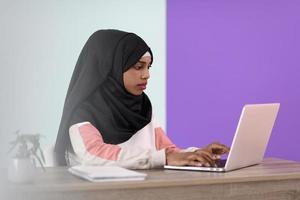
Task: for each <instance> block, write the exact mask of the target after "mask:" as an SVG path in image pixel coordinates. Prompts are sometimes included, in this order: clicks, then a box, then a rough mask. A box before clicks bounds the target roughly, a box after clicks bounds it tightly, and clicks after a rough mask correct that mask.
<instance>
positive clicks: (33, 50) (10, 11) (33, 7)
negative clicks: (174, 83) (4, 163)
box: [0, 0, 166, 160]
mask: <svg viewBox="0 0 300 200" xmlns="http://www.w3.org/2000/svg"><path fill="white" fill-rule="evenodd" d="M0 25H1V27H0V29H1V31H0V89H1V93H0V95H1V96H0V97H1V98H0V106H1V107H0V108H1V120H0V121H1V126H0V133H1V140H0V160H2V159H4V158H6V157H7V156H6V153H5V152H6V151H7V149H8V141H9V140H11V139H12V135H13V134H12V132H14V131H16V130H18V129H20V130H21V132H23V133H41V134H42V135H44V137H43V138H42V140H41V143H42V145H43V146H45V145H49V144H54V142H55V139H56V134H57V131H58V126H59V122H60V119H61V114H62V109H63V103H64V99H65V95H66V92H67V89H68V85H69V81H70V78H71V75H72V72H73V69H74V66H75V63H76V61H77V58H78V55H79V53H80V51H81V49H82V47H83V45H84V44H85V42H86V40H87V39H88V37H89V36H90V35H91V34H92V33H93V32H95V31H96V30H98V29H110V28H114V29H121V30H125V31H129V32H134V33H136V34H138V35H139V36H141V37H142V38H143V39H144V40H145V41H146V42H147V43H148V45H149V46H150V47H151V49H152V51H153V53H154V64H153V68H152V69H151V70H152V71H151V79H150V84H149V87H148V89H147V90H146V93H147V94H148V95H149V97H150V99H151V101H152V104H153V107H154V112H155V113H156V116H157V117H158V119H159V120H160V122H161V125H162V127H163V128H165V127H166V121H165V119H166V2H165V0H152V1H147V0H130V1H125V0H123V1H121V0H112V1H107V0H97V1H96V0H95V1H91V0H90V1H79V0H77V1H75V0H68V1H67V0H60V1H59V0H57V1H38V0H36V1H34V0H26V1H25V0H24V1H20V0H19V1H8V0H6V1H3V0H2V1H0Z"/></svg>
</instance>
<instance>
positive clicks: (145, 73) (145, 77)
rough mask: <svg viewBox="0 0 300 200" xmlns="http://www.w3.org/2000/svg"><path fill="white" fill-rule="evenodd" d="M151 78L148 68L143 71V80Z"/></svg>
mask: <svg viewBox="0 0 300 200" xmlns="http://www.w3.org/2000/svg"><path fill="white" fill-rule="evenodd" d="M149 78H150V72H149V69H148V68H146V69H145V70H143V72H142V79H149Z"/></svg>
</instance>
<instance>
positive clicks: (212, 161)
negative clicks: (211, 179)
mask: <svg viewBox="0 0 300 200" xmlns="http://www.w3.org/2000/svg"><path fill="white" fill-rule="evenodd" d="M202 157H203V158H204V159H205V161H206V163H205V166H206V167H210V166H216V163H215V161H214V160H213V159H211V158H210V157H209V156H208V155H206V154H203V155H202Z"/></svg>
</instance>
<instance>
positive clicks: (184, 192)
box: [0, 158, 300, 200]
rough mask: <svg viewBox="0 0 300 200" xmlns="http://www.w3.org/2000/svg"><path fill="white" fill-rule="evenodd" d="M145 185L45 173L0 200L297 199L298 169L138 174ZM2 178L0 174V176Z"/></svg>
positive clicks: (270, 166) (266, 165)
mask: <svg viewBox="0 0 300 200" xmlns="http://www.w3.org/2000/svg"><path fill="white" fill-rule="evenodd" d="M142 172H145V173H147V174H148V177H147V179H146V180H145V181H126V182H107V183H91V182H88V181H84V180H81V179H79V178H77V177H75V176H72V175H71V174H69V173H68V172H67V171H66V168H48V169H47V172H46V173H43V174H41V175H40V176H39V177H38V178H37V180H36V181H35V182H34V183H33V184H25V185H16V184H12V183H8V182H7V181H6V182H4V183H5V184H4V185H2V186H1V188H2V189H3V188H5V189H4V190H5V191H4V193H5V195H7V196H8V197H5V198H0V199H9V200H12V199H13V200H16V199H22V200H23V199H39V200H41V199H56V200H60V199H71V200H76V199H82V200H88V199H105V200H110V199H130V200H134V199H155V200H157V199H158V200H167V199H172V200H176V199H178V200H183V199H230V200H234V199H243V200H247V199H272V200H274V199H280V200H282V199H298V200H300V163H297V162H293V161H286V160H280V159H271V158H269V159H265V160H264V162H263V163H262V164H260V165H256V166H252V167H248V168H244V169H240V170H236V171H232V172H227V173H210V172H192V171H173V170H162V169H157V170H142ZM2 174H3V173H2Z"/></svg>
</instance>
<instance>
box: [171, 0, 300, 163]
mask: <svg viewBox="0 0 300 200" xmlns="http://www.w3.org/2000/svg"><path fill="white" fill-rule="evenodd" d="M167 62H168V63H167V64H168V68H167V88H168V90H167V91H168V92H167V105H168V107H167V116H168V120H167V130H168V135H169V136H170V138H171V139H172V140H173V141H174V143H176V144H177V145H178V146H180V147H187V146H202V145H205V144H208V143H210V142H212V141H220V142H223V143H225V144H227V145H230V144H231V141H232V138H233V134H234V131H235V128H236V125H237V122H238V119H239V116H240V112H241V109H242V107H243V105H244V104H249V103H268V102H280V103H281V108H280V111H279V115H278V118H277V121H276V125H275V127H274V129H273V133H272V136H271V140H270V143H269V146H268V149H267V155H266V156H274V157H280V158H285V159H292V160H298V161H300V147H299V146H300V1H298V0H289V1H285V0H255V1H254V0H251V1H250V0H249V1H233V0H229V1H221V0H220V1H208V0H207V1H206V0H205V1H204V0H203V1H199V0H189V1H184V0H181V1H180V0H168V2H167Z"/></svg>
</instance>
